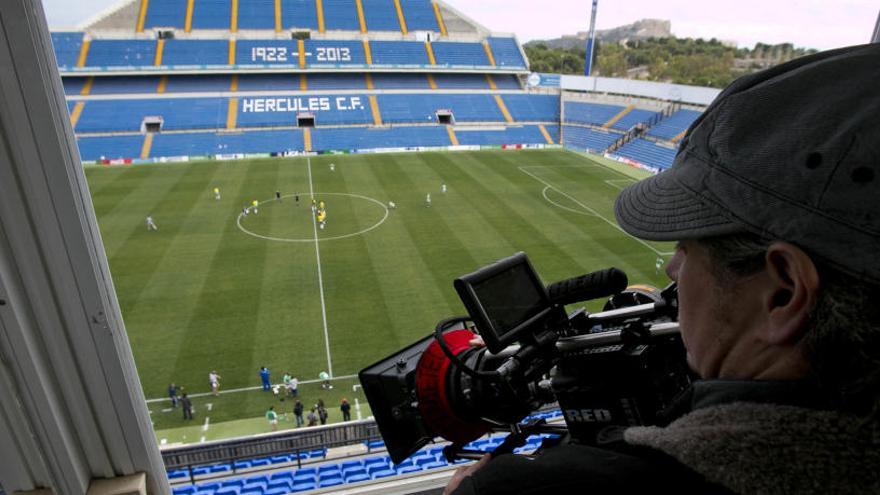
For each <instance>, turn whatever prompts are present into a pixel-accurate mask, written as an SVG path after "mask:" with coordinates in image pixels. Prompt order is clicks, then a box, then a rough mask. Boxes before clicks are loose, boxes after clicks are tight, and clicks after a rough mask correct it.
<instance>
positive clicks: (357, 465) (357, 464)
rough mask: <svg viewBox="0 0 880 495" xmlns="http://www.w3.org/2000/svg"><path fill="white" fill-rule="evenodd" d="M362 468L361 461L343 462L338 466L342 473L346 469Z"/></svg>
mask: <svg viewBox="0 0 880 495" xmlns="http://www.w3.org/2000/svg"><path fill="white" fill-rule="evenodd" d="M362 467H364V463H363V462H361V461H345V462H342V463H341V464H339V469H341V470H342V471H345V470H346V469H352V468H362Z"/></svg>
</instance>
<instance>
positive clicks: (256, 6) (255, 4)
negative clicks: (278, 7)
mask: <svg viewBox="0 0 880 495" xmlns="http://www.w3.org/2000/svg"><path fill="white" fill-rule="evenodd" d="M238 29H275V0H247V1H245V2H238Z"/></svg>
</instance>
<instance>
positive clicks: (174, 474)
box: [80, 152, 189, 480]
mask: <svg viewBox="0 0 880 495" xmlns="http://www.w3.org/2000/svg"><path fill="white" fill-rule="evenodd" d="M80 153H81V152H80ZM188 476H189V471H188V470H186V469H175V470H174V471H168V479H170V480H173V479H177V478H186V477H188Z"/></svg>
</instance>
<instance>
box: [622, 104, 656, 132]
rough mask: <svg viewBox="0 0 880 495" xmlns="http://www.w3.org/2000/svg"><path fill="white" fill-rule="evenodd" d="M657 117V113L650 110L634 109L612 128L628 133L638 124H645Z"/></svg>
mask: <svg viewBox="0 0 880 495" xmlns="http://www.w3.org/2000/svg"><path fill="white" fill-rule="evenodd" d="M656 115H657V112H652V111H650V110H640V109H637V108H636V109H633V110H630V111H629V112H628V113H627V114H626V115H624V116H623V117H621V118H620V119H619V120H617V122H615V123H614V124H613V125H612V126H611V128H612V129H617V130H621V131H628V130H629V129H632V128H633V127H634V126H635V125H637V124H643V123H646V122H648V121H649V120H651V119H652V118H654V117H655V116H656Z"/></svg>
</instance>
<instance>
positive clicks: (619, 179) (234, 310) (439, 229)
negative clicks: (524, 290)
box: [86, 150, 672, 441]
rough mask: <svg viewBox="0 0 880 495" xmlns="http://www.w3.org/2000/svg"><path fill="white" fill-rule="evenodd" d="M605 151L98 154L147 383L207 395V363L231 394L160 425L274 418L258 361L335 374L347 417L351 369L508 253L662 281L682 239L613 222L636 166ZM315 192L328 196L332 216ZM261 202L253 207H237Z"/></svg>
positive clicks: (563, 274) (547, 276)
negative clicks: (254, 156) (106, 158)
mask: <svg viewBox="0 0 880 495" xmlns="http://www.w3.org/2000/svg"><path fill="white" fill-rule="evenodd" d="M600 161H601V159H591V158H588V157H585V156H583V155H579V154H575V153H571V152H567V151H562V150H558V151H519V152H510V151H483V152H456V153H418V154H417V153H405V154H382V155H344V156H343V155H323V156H318V157H311V158H305V157H302V158H289V159H281V158H273V159H265V160H249V161H233V162H196V163H190V164H168V165H147V166H135V167H111V168H98V167H90V168H88V169H87V170H86V176H87V178H88V182H89V186H90V189H91V192H92V196H93V201H94V205H95V210H96V213H97V217H98V222H99V225H100V228H101V235H102V237H103V241H104V245H105V248H106V252H107V256H108V258H109V261H110V268H111V272H112V275H113V282H114V284H115V287H116V292H117V295H118V297H119V302H120V305H121V308H122V313H123V316H124V319H125V325H126V329H127V331H128V336H129V340H130V342H131V345H132V349H133V352H134V356H135V361H136V364H137V368H138V373H139V375H140V379H141V383H142V385H143V388H144V395H145V396H146V398H147V399H162V398H164V397H166V389H167V387H168V384H169V383H171V382H174V383H176V384H178V385H182V386H184V387H185V389H186V391H188V392H189V393H190V394H201V393H206V392H209V391H210V389H209V386H208V379H207V377H208V373H209V372H210V371H211V370H216V371H217V372H218V373H219V374H220V375H221V376H222V380H221V384H222V387H221V389H222V390H223V391H225V392H229V393H224V394H222V395H221V396H219V397H212V396H210V395H208V396H198V397H197V398H196V399H195V400H194V401H193V402H194V404H195V406H196V413H197V416H196V419H195V421H194V422H184V421H183V420H182V418H181V416H180V414H179V410H177V411H167V408H168V401H167V400H157V401H151V402H150V403H149V404H150V408H151V413H152V419H153V422H154V425H155V427H156V428H157V429H158V430H169V429H176V428H182V427H188V428H189V429H190V430H192V433H190V435H192V436H189V437H188V438H190V441H191V440H192V439H193V436H196V437H197V436H200V435H201V436H205V435H206V434H207V433H199V432H198V430H202V432H209V431H210V430H208V429H203V423H204V422H205V421H206V418H207V417H210V424H211V425H217V423H222V422H227V421H233V420H245V421H251V423H248V424H247V425H245V426H242V427H241V428H240V429H235V428H233V429H232V430H231V431H229V432H226V433H225V434H229V435H231V434H245V433H253V432H255V431H265V429H266V424H265V421H264V420H262V419H261V416H262V415H263V413H264V412H265V410H266V409H267V408H268V406H269V405H271V404H275V405H276V406H279V403H278V402H277V401H276V399H274V398H273V397H272V394H271V393H265V392H261V391H259V390H241V391H238V389H248V388H252V387H258V386H259V384H260V380H259V377H258V370H259V368H260V367H261V366H267V367H268V368H269V369H270V370H271V371H272V381H273V383H277V382H279V381H280V379H281V375H282V374H283V373H284V372H285V371H290V372H291V373H293V374H294V375H296V376H297V377H298V378H299V379H300V380H304V381H311V380H316V379H317V376H318V373H319V372H321V371H329V372H331V373H332V375H333V376H334V377H337V378H338V380H337V381H334V383H335V384H336V385H337V386H335V387H334V389H333V390H322V389H321V388H320V387H318V385H317V384H316V383H309V384H305V385H303V386H301V387H300V396H301V398H302V399H303V402H304V403H305V404H306V405H307V406H308V405H311V404H313V403H314V402H315V401H316V400H317V398H319V397H320V398H322V399H324V400H325V402H326V403H327V404H328V409H329V410H330V412H331V414H333V415H338V407H337V406H338V403H339V399H340V398H341V397H343V396H345V397H348V398H349V399H350V400H351V399H352V398H358V397H359V398H360V401H361V403H362V404H363V396H362V395H361V394H360V392H353V391H352V386H353V385H354V384H356V379H354V378H353V375H355V374H356V373H357V372H358V371H359V370H360V369H361V368H363V367H364V366H366V365H368V364H371V363H372V362H374V361H376V360H377V359H379V358H381V357H384V356H386V355H388V354H390V353H392V352H394V351H396V350H398V349H400V348H402V347H403V346H405V345H408V344H410V343H411V342H413V341H415V340H416V339H419V338H421V337H423V336H425V335H427V334H428V333H430V332H432V331H433V329H434V326H435V324H436V323H437V322H438V321H439V320H441V319H443V318H445V317H448V316H453V315H461V314H464V310H463V306H462V304H461V302H460V301H459V299H458V297H457V295H456V294H455V291H454V290H453V288H452V280H453V279H454V278H456V277H457V276H459V275H462V274H465V273H469V272H471V271H473V270H475V269H477V268H479V267H482V266H484V265H486V264H488V263H491V262H493V261H495V260H497V259H499V258H502V257H506V256H509V255H511V254H513V253H514V252H516V251H525V252H526V253H527V254H528V255H529V257H530V258H531V260H532V263H533V264H534V265H535V267H536V269H537V270H538V272H539V273H540V274H541V277H542V278H543V280H544V282H545V283H550V282H553V281H556V280H560V279H563V278H568V277H573V276H576V275H581V274H583V273H586V272H590V271H594V270H598V269H600V268H605V267H609V266H616V267H618V268H621V269H622V270H624V271H625V272H626V273H627V274H628V275H629V279H630V282H631V283H648V284H653V285H657V286H663V285H665V284H666V283H667V280H666V277H665V275H663V274H662V272H661V273H660V274H657V273H656V271H655V260H656V259H657V257H658V256H663V257H664V258H667V259H668V254H669V252H670V251H671V250H672V246H671V245H669V244H662V243H646V242H643V241H640V240H637V239H634V238H632V237H630V236H628V235H626V234H624V233H623V232H622V231H620V230H619V229H618V228H617V227H616V222H615V221H614V214H613V204H614V203H613V201H614V198H615V196H616V195H617V193H618V191H619V190H620V189H621V188H622V187H624V186H625V185H626V184H629V183H631V182H633V181H634V179H633V177H634V176H638V173H637V171H634V170H632V169H629V168H628V167H614V166H613V165H610V166H606V165H603V164H600ZM331 163H332V164H334V167H333V170H331V167H330V164H331ZM602 163H605V162H604V161H603V162H602ZM442 184H445V185H446V186H447V192H445V193H443V192H441V185H442ZM214 187H218V188H220V192H221V198H220V200H216V199H215V198H214V194H213V192H212V189H213V188H214ZM276 191H278V192H280V193H281V195H282V198H281V200H280V201H278V200H276V199H275V193H276ZM295 194H298V196H299V201H298V202H297V201H296V200H295V196H294V195H295ZM427 194H430V195H431V203H430V206H428V205H427V204H426V195H427ZM312 197H314V198H315V199H316V200H318V201H324V202H325V205H326V211H327V225H326V228H324V229H323V230H322V229H320V228H318V227H317V225H316V223H315V222H314V220H313V219H314V216H313V214H312V212H311V209H310V201H311V199H312ZM253 200H257V201H259V202H260V205H259V213H258V214H253V213H251V214H249V215H246V216H243V215H242V209H243V208H244V207H246V206H249V205H250V204H251V202H252V201H253ZM389 201H393V202H394V203H396V205H397V208H396V209H391V210H389V209H387V208H386V205H387V203H388V202H389ZM148 215H151V216H152V217H153V219H154V221H155V223H156V226H157V227H158V230H155V231H149V230H148V229H147V226H146V222H145V219H146V217H147V216H148ZM601 303H602V302H601V301H599V302H593V303H590V304H587V306H588V307H589V308H591V309H592V310H597V309H598V308H599V307H600V306H601ZM209 404H210V406H209ZM280 408H281V409H282V411H285V410H286V411H288V412H289V409H290V402H289V401H287V402H285V403H284V404H281V405H280ZM276 409H278V407H276ZM247 418H251V419H247ZM332 419H333V417H332V416H331V420H332ZM230 424H232V423H230ZM212 428H214V430H213V431H219V430H221V429H222V428H221V427H219V426H212ZM239 430H240V431H239ZM180 431H184V430H183V429H181V430H180ZM187 431H188V430H187ZM216 434H219V433H216ZM160 436H161V435H160ZM208 438H211V436H209V437H208ZM178 440H179V439H178Z"/></svg>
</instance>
